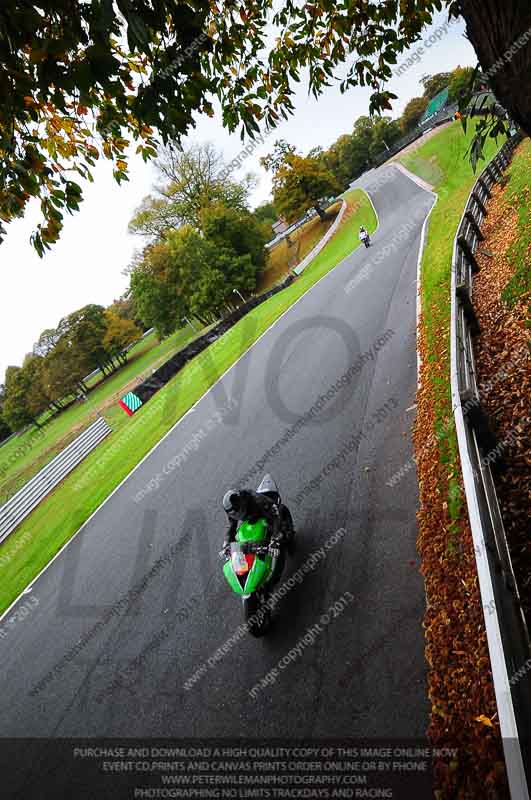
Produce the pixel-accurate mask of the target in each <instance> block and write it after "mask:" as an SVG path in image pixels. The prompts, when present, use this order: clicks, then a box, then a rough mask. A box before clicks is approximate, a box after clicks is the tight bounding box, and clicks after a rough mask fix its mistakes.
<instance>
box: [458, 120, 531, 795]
mask: <svg viewBox="0 0 531 800" xmlns="http://www.w3.org/2000/svg"><path fill="white" fill-rule="evenodd" d="M520 139H521V135H520V134H516V135H515V136H513V137H512V138H511V139H508V140H507V141H506V142H505V144H504V145H503V147H502V148H501V150H500V151H499V153H498V155H497V156H496V157H495V158H494V159H493V160H492V161H491V162H490V164H489V165H488V166H487V167H486V168H485V169H484V170H483V172H482V173H481V175H480V176H479V178H478V180H477V181H476V183H475V185H474V188H473V190H472V192H471V194H470V197H469V199H468V203H467V205H466V207H465V212H464V214H463V217H462V219H461V223H460V225H459V228H458V230H457V235H456V237H455V241H454V253H453V263H452V289H451V292H452V295H451V384H452V403H453V408H454V417H455V424H456V430H457V437H458V443H459V456H460V460H461V468H462V473H463V483H464V487H465V494H466V501H467V507H468V516H469V520H470V527H471V530H472V536H473V540H474V550H475V553H476V564H477V571H478V578H479V588H480V592H481V602H482V605H483V610H484V617H485V627H486V631H487V640H488V646H489V654H490V661H491V668H492V677H493V683H494V690H495V693H496V703H497V706H498V717H499V721H500V729H501V734H502V738H503V746H504V753H505V760H506V764H507V774H508V778H509V785H510V791H511V797H512V798H513V800H526V799H527V800H528V798H529V786H530V785H531V743H530V737H531V669H529V668H526V665H527V667H529V664H531V661H528V659H530V657H531V648H530V642H529V633H528V630H527V626H526V622H525V618H524V614H523V612H522V606H521V603H520V597H519V593H518V587H517V585H516V581H515V577H514V573H513V569H512V564H511V557H510V553H509V548H508V545H507V539H506V537H505V530H504V526H503V520H502V517H501V513H500V508H499V504H498V499H497V497H496V488H495V483H494V480H493V475H492V472H491V467H490V463H489V460H488V458H487V456H488V454H492V452H494V451H495V446H496V442H495V437H494V436H493V434H492V431H491V429H490V426H489V422H488V419H487V416H486V414H485V412H484V411H483V409H482V406H481V398H480V395H479V391H478V384H477V380H476V370H475V364H474V351H473V346H472V339H473V337H474V336H475V335H476V334H477V333H478V332H479V325H478V321H477V319H476V315H475V312H474V305H473V276H474V273H475V272H477V271H478V269H479V267H478V264H477V261H476V258H475V251H476V249H477V246H478V244H479V242H480V241H481V240H482V238H483V236H482V233H481V229H480V225H481V223H482V221H483V219H484V217H485V215H486V213H487V210H486V202H487V199H488V197H489V196H490V190H491V187H492V185H493V184H494V183H495V182H496V181H497V180H498V179H499V177H500V176H501V175H502V173H503V170H504V169H505V167H506V166H507V164H508V163H509V160H510V155H511V153H512V150H513V149H514V147H515V146H516V144H518V142H519V141H520Z"/></svg>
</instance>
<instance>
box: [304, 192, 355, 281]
mask: <svg viewBox="0 0 531 800" xmlns="http://www.w3.org/2000/svg"><path fill="white" fill-rule="evenodd" d="M346 208H347V201H346V200H343V202H342V204H341V208H340V209H339V213H338V215H337V217H336V218H335V220H334V221H333V223H332V225H331V226H330V227H329V228H328V230H327V232H326V233H325V234H324V236H322V237H321V238H320V239H319V241H318V242H317V244H316V245H315V247H314V248H312V250H310V252H309V253H308V255H306V256H305V257H304V258H303V259H302V261H301V262H300V264H297V266H296V267H294V268H293V272H294V273H295V274H296V275H300V274H301V272H302V271H303V270H305V269H306V267H307V266H308V265H309V264H311V263H312V261H313V260H314V258H316V257H317V256H318V255H319V253H320V252H321V250H322V249H323V247H324V246H325V245H326V244H328V242H329V241H330V239H331V238H332V236H333V235H334V233H335V232H336V231H337V229H338V228H339V225H340V224H341V220H342V219H343V214H344V213H345V211H346Z"/></svg>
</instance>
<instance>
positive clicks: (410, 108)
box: [400, 97, 428, 133]
mask: <svg viewBox="0 0 531 800" xmlns="http://www.w3.org/2000/svg"><path fill="white" fill-rule="evenodd" d="M427 105H428V98H427V97H414V98H413V99H412V100H410V101H409V103H408V104H407V105H406V107H405V109H404V113H403V114H402V117H401V119H400V125H401V126H402V130H403V132H404V133H407V132H408V131H410V130H412V129H413V128H414V127H415V125H417V123H418V121H419V120H420V118H421V117H422V115H423V114H424V112H425V111H426V107H427Z"/></svg>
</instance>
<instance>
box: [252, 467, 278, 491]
mask: <svg viewBox="0 0 531 800" xmlns="http://www.w3.org/2000/svg"><path fill="white" fill-rule="evenodd" d="M256 491H257V493H258V494H267V493H268V492H274V493H275V494H278V493H279V492H278V486H277V485H276V483H275V481H274V480H273V478H272V477H271V475H270V474H269V472H266V474H265V475H264V477H263V478H262V482H261V483H260V486H259V487H258V488H257V490H256Z"/></svg>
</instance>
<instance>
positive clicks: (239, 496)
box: [220, 489, 281, 555]
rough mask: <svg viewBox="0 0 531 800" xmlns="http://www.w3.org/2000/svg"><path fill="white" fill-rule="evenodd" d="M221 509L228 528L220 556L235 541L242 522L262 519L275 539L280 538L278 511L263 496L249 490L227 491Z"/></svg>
mask: <svg viewBox="0 0 531 800" xmlns="http://www.w3.org/2000/svg"><path fill="white" fill-rule="evenodd" d="M223 508H224V509H225V513H226V514H227V517H228V519H229V527H228V529H227V531H226V533H225V539H224V542H223V548H222V550H221V554H225V553H226V552H227V551H228V549H229V547H230V545H231V543H232V542H234V541H235V540H236V531H237V530H238V522H240V521H242V520H248V521H249V522H256V520H258V519H260V518H261V517H263V518H264V519H265V520H266V521H267V525H268V529H269V531H273V532H274V533H275V535H276V536H277V537H280V536H281V532H280V525H279V510H278V508H277V506H276V505H275V503H274V502H273V501H272V500H271V499H270V498H269V497H267V496H266V495H264V494H258V492H253V491H251V490H249V489H241V490H240V491H239V492H237V491H236V490H235V489H229V490H228V491H227V492H225V495H224V497H223ZM221 554H220V555H221Z"/></svg>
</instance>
